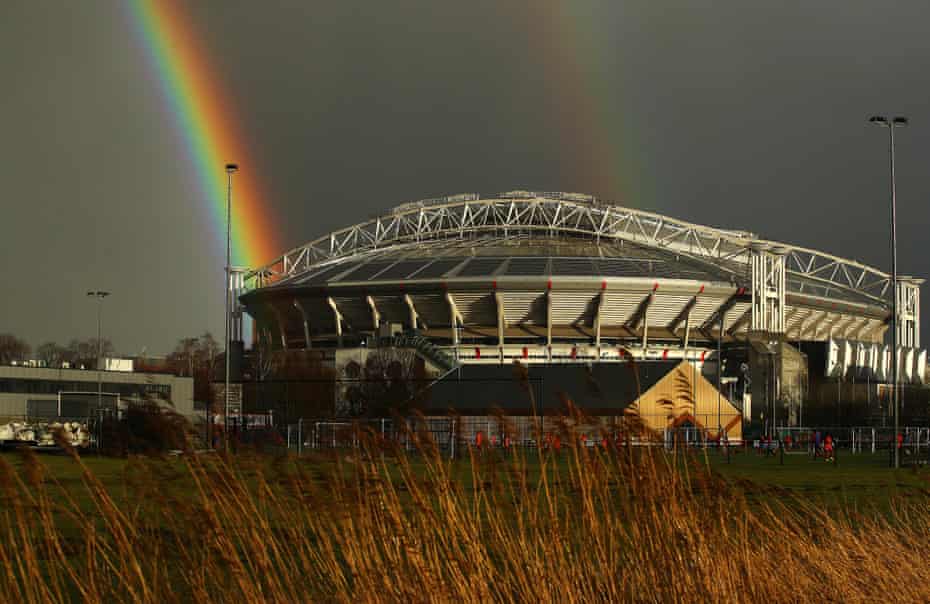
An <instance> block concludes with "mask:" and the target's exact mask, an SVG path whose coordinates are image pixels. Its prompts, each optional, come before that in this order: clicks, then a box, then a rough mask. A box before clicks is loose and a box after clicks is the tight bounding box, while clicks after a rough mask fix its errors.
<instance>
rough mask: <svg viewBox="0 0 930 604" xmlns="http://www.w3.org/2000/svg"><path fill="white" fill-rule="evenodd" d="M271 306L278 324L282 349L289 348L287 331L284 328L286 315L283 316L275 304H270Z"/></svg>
mask: <svg viewBox="0 0 930 604" xmlns="http://www.w3.org/2000/svg"><path fill="white" fill-rule="evenodd" d="M268 306H270V307H271V314H273V315H274V319H275V323H277V324H278V337H279V338H280V339H281V349H282V350H287V333H286V332H285V329H284V325H285V324H284V317H283V316H281V311H280V310H279V309H278V307H277V306H275V305H274V304H269V305H268Z"/></svg>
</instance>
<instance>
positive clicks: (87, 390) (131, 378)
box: [0, 366, 194, 419]
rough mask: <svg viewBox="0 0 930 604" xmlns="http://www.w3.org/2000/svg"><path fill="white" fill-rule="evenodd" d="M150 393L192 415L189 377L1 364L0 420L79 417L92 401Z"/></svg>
mask: <svg viewBox="0 0 930 604" xmlns="http://www.w3.org/2000/svg"><path fill="white" fill-rule="evenodd" d="M98 376H99V384H100V387H99V390H100V392H102V393H103V397H104V398H105V399H106V400H105V402H109V403H112V402H113V400H114V399H116V398H117V397H118V398H119V400H120V401H121V402H128V401H131V400H141V399H143V398H145V397H149V396H150V397H154V398H156V399H159V400H163V401H166V402H168V403H170V404H171V405H172V406H173V408H174V409H175V410H176V411H177V412H178V413H180V414H181V415H184V416H185V417H188V418H190V419H193V418H194V380H193V378H189V377H177V376H173V375H168V374H163V373H137V372H129V371H125V370H123V371H100V372H97V371H94V370H86V369H52V368H39V367H24V366H0V418H25V417H29V416H36V415H40V416H46V417H47V416H53V415H60V416H65V417H67V416H80V415H84V414H86V412H87V411H86V410H87V408H88V406H92V405H93V404H94V403H96V395H97V393H98Z"/></svg>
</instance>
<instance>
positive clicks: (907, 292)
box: [897, 277, 923, 348]
mask: <svg viewBox="0 0 930 604" xmlns="http://www.w3.org/2000/svg"><path fill="white" fill-rule="evenodd" d="M921 283H923V279H913V278H910V277H899V278H898V287H897V290H898V344H899V345H900V346H903V347H904V348H920V284H921Z"/></svg>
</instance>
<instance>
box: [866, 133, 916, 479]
mask: <svg viewBox="0 0 930 604" xmlns="http://www.w3.org/2000/svg"><path fill="white" fill-rule="evenodd" d="M869 122H870V123H872V124H874V125H876V126H881V127H882V128H888V159H889V168H890V172H891V408H892V410H893V411H892V412H893V414H894V439H893V446H894V467H895V468H900V467H901V450H900V448H899V447H898V430H899V429H900V427H899V416H900V405H899V401H898V233H897V207H896V206H897V200H896V198H895V197H896V196H895V173H894V131H895V128H903V127H905V126H907V124H908V119H907V118H906V117H902V116H895V117H894V118H892V119H890V120H889V119H888V118H886V117H884V116H881V115H873V116H872V117H871V118H869Z"/></svg>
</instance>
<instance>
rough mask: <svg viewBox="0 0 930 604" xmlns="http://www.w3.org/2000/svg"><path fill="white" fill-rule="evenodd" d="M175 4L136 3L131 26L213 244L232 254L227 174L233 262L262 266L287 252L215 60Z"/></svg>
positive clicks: (140, 0)
mask: <svg viewBox="0 0 930 604" xmlns="http://www.w3.org/2000/svg"><path fill="white" fill-rule="evenodd" d="M178 4H179V3H177V2H174V1H173V0H131V1H130V2H129V3H128V6H129V11H130V21H131V22H132V26H133V27H134V29H135V30H136V33H137V35H138V38H139V39H140V41H141V43H142V45H143V47H144V50H145V53H146V55H147V56H148V59H149V61H150V63H151V66H152V69H153V71H154V73H155V74H156V77H157V79H158V81H159V84H160V89H161V92H162V94H163V96H164V100H165V104H166V105H167V106H168V108H169V110H170V113H171V114H172V115H173V117H174V125H175V127H176V128H177V130H178V133H179V135H180V137H181V138H182V139H183V144H184V147H185V149H186V153H187V156H188V158H187V159H188V161H189V163H190V166H191V172H192V176H193V178H195V179H196V182H197V186H198V187H199V192H200V195H201V197H202V199H203V200H204V204H205V207H206V210H205V211H206V213H207V215H208V221H209V223H210V224H211V226H212V231H213V234H214V239H215V241H216V242H217V245H218V247H219V249H222V251H223V253H224V254H225V248H226V173H225V170H224V166H225V164H226V163H228V162H235V163H238V164H239V165H240V172H238V173H237V174H235V175H234V176H233V189H232V191H233V204H232V207H233V210H232V235H231V246H232V262H233V265H234V266H248V267H257V266H260V265H261V264H263V263H265V262H268V261H269V260H271V259H273V258H275V257H276V256H278V255H279V254H280V253H281V250H282V249H283V247H282V246H281V245H280V244H279V241H278V238H277V237H278V234H277V230H276V229H274V228H272V226H271V222H272V221H271V220H270V218H269V208H268V207H267V205H266V204H265V199H266V197H265V196H264V195H263V194H262V193H263V192H262V187H261V186H260V182H259V179H258V177H257V174H256V172H255V166H256V165H257V164H256V163H254V162H251V161H249V156H248V153H247V152H246V148H247V145H246V144H245V142H244V141H243V138H242V136H241V134H240V133H239V132H238V131H237V128H236V126H235V123H236V122H235V119H234V112H233V107H232V103H231V102H230V99H229V96H228V95H226V94H224V91H223V89H222V87H221V86H220V84H219V82H218V81H217V78H216V76H215V75H214V71H213V69H211V65H210V63H209V61H208V54H207V52H206V51H205V49H204V48H203V46H202V45H201V44H200V40H199V39H198V37H197V35H196V33H195V32H194V31H193V29H192V28H191V27H190V20H189V19H188V18H187V16H186V15H185V14H184V12H183V11H182V9H181V8H180V6H178Z"/></svg>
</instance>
